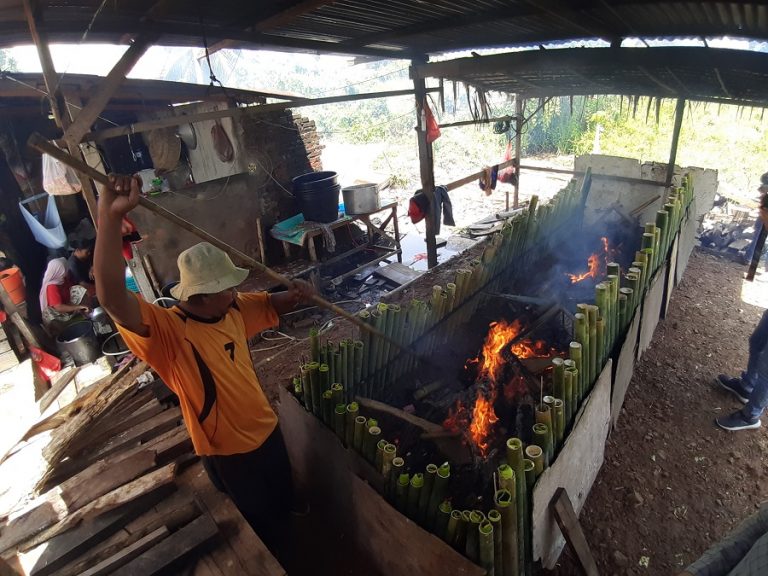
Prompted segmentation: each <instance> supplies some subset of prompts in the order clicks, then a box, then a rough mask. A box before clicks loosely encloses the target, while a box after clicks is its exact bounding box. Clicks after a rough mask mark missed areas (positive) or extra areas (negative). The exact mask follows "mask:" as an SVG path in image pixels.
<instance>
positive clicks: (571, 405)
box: [563, 368, 577, 424]
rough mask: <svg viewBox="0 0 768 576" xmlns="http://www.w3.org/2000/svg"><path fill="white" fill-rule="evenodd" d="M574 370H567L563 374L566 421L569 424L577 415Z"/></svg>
mask: <svg viewBox="0 0 768 576" xmlns="http://www.w3.org/2000/svg"><path fill="white" fill-rule="evenodd" d="M574 371H575V368H574V370H565V372H564V373H563V394H564V396H563V400H564V401H565V408H566V410H567V416H566V419H567V421H568V424H570V423H571V419H572V418H573V415H574V414H575V413H576V402H577V400H576V396H575V395H574V393H573V380H574V378H573V372H574Z"/></svg>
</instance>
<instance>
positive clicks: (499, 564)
mask: <svg viewBox="0 0 768 576" xmlns="http://www.w3.org/2000/svg"><path fill="white" fill-rule="evenodd" d="M494 503H495V498H494ZM488 522H490V523H491V524H492V525H493V565H494V566H495V567H496V574H498V576H504V548H503V546H504V544H503V541H502V536H503V534H502V532H501V512H499V511H498V510H497V509H495V508H494V509H493V510H489V511H488Z"/></svg>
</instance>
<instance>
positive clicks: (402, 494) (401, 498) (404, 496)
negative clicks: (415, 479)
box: [395, 472, 411, 514]
mask: <svg viewBox="0 0 768 576" xmlns="http://www.w3.org/2000/svg"><path fill="white" fill-rule="evenodd" d="M410 485H411V477H410V476H409V475H408V474H406V473H404V472H402V473H400V475H399V476H398V478H397V484H396V485H395V508H397V509H398V510H399V511H400V513H401V514H405V512H406V508H407V506H408V488H409V486H410Z"/></svg>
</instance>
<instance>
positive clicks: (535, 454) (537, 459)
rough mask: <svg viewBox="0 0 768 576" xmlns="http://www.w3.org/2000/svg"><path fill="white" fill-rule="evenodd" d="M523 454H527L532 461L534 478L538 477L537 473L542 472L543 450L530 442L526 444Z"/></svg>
mask: <svg viewBox="0 0 768 576" xmlns="http://www.w3.org/2000/svg"><path fill="white" fill-rule="evenodd" d="M534 426H536V424H534ZM534 440H535V438H534ZM525 455H526V456H528V458H529V459H530V460H531V462H533V470H534V472H535V473H536V478H538V477H539V475H540V474H541V473H542V472H544V450H543V449H542V448H541V446H539V445H537V444H531V445H530V446H526V448H525ZM526 478H527V475H526Z"/></svg>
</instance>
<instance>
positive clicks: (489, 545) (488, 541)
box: [478, 520, 496, 576]
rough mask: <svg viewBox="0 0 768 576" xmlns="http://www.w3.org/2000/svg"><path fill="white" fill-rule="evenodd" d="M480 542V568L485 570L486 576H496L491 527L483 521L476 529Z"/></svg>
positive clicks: (486, 521) (487, 522)
mask: <svg viewBox="0 0 768 576" xmlns="http://www.w3.org/2000/svg"><path fill="white" fill-rule="evenodd" d="M478 537H479V540H480V567H481V568H484V569H485V573H486V574H487V576H495V575H496V562H495V551H494V547H493V525H492V524H491V523H490V522H489V521H488V520H485V521H484V522H482V523H481V524H480V526H479V527H478Z"/></svg>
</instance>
